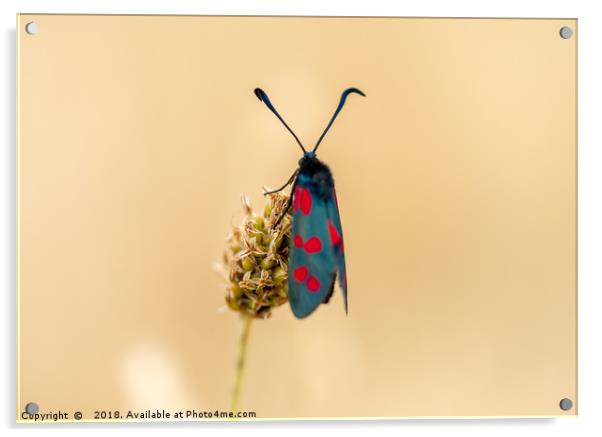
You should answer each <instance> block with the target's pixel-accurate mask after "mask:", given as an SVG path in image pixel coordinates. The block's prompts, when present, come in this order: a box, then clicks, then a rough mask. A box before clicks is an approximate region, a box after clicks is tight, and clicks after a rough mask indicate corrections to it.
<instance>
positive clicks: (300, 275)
mask: <svg viewBox="0 0 602 437" xmlns="http://www.w3.org/2000/svg"><path fill="white" fill-rule="evenodd" d="M293 277H294V278H295V279H296V280H297V281H299V282H303V281H305V278H307V267H305V266H301V267H297V268H296V269H295V271H294V272H293ZM312 277H313V276H312Z"/></svg>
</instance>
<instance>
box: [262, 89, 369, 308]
mask: <svg viewBox="0 0 602 437" xmlns="http://www.w3.org/2000/svg"><path fill="white" fill-rule="evenodd" d="M352 93H355V94H359V95H361V96H365V94H364V93H363V92H362V91H360V90H359V89H357V88H348V89H346V90H345V91H343V94H342V95H341V99H340V101H339V105H338V106H337V108H336V110H335V111H334V114H333V116H332V118H331V119H330V121H329V122H328V124H327V125H326V128H325V129H324V132H322V135H320V138H318V142H317V143H316V145H315V146H314V148H313V149H312V150H311V151H307V150H306V149H305V147H304V146H303V144H302V143H301V141H300V140H299V138H298V137H297V135H295V133H294V132H293V130H292V129H291V128H290V127H289V126H288V125H287V124H286V122H285V121H284V119H283V118H282V117H281V116H280V114H279V113H278V111H276V108H274V105H272V102H271V101H270V99H269V97H268V95H267V94H266V93H265V91H263V90H262V89H261V88H256V89H255V95H256V96H257V98H259V100H261V101H262V102H263V103H265V105H266V106H267V107H268V108H269V109H270V111H272V112H273V113H274V115H275V116H276V117H277V118H278V119H279V120H280V122H282V124H283V125H284V127H285V128H286V129H287V130H288V131H289V132H290V133H291V134H292V136H293V138H294V139H295V141H296V142H297V144H298V145H299V147H301V150H302V151H303V157H302V158H301V159H300V160H299V167H298V168H297V169H296V170H295V171H294V173H293V174H292V175H291V177H290V178H289V180H288V181H287V182H286V183H285V184H284V185H283V186H282V187H280V188H278V189H276V190H273V191H268V192H266V193H265V194H266V195H267V194H271V193H277V192H279V191H282V190H284V189H285V188H286V187H288V186H289V185H291V184H292V187H291V195H290V196H289V199H288V203H287V204H286V205H285V208H284V210H283V212H282V214H281V215H280V217H279V218H278V220H277V221H276V222H275V225H277V224H278V223H279V222H280V220H281V219H282V217H284V215H285V214H286V213H287V211H288V210H289V208H291V206H292V208H293V212H292V224H291V243H290V250H289V260H288V261H289V262H288V266H289V272H288V298H289V302H290V305H291V309H292V311H293V314H294V315H295V317H297V318H299V319H301V318H304V317H307V316H308V315H310V314H311V313H312V312H314V311H315V310H316V308H317V307H318V306H319V305H320V304H322V303H328V301H329V300H330V297H331V296H332V293H333V291H334V284H335V281H336V278H337V276H338V280H339V287H340V288H341V291H342V293H343V301H344V304H345V313H347V310H348V303H347V273H346V270H345V249H344V246H343V229H342V228H341V218H340V215H339V207H338V204H337V196H336V191H335V187H334V179H333V177H332V173H331V171H330V169H329V168H328V166H327V165H326V164H324V163H323V162H322V161H320V160H319V159H318V158H317V156H316V150H318V147H319V146H320V144H321V142H322V140H323V139H324V136H325V135H326V133H327V132H328V130H329V129H330V127H331V126H332V123H334V120H335V119H336V118H337V116H338V115H339V112H340V111H341V109H343V106H344V105H345V101H346V100H347V96H348V95H349V94H352Z"/></svg>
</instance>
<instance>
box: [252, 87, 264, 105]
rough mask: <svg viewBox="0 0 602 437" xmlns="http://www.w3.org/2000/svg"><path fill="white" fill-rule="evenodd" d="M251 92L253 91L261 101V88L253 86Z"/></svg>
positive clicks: (262, 93)
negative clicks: (253, 88)
mask: <svg viewBox="0 0 602 437" xmlns="http://www.w3.org/2000/svg"><path fill="white" fill-rule="evenodd" d="M253 92H254V93H255V95H256V96H257V98H258V99H259V100H261V101H262V102H263V95H264V94H265V93H264V92H263V90H262V89H261V88H255V90H253Z"/></svg>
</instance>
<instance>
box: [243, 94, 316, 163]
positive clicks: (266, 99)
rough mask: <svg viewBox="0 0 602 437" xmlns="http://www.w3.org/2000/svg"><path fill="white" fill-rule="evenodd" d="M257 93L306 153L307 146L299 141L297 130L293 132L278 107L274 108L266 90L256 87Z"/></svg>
mask: <svg viewBox="0 0 602 437" xmlns="http://www.w3.org/2000/svg"><path fill="white" fill-rule="evenodd" d="M255 95H256V96H257V98H258V99H259V100H261V101H262V102H263V103H265V106H267V107H268V108H269V109H270V111H272V112H273V113H274V115H275V116H276V117H278V120H280V121H281V122H282V124H283V125H284V127H285V128H286V129H287V130H288V131H289V132H290V133H291V134H292V135H293V137H295V140H296V141H297V144H299V146H300V147H301V150H303V152H304V153H305V147H303V144H301V141H299V138H297V135H295V132H293V130H292V129H291V128H290V127H288V124H286V122H285V121H284V119H283V118H282V117H281V116H280V114H278V111H276V108H274V105H272V102H270V98H269V97H268V95H267V94H266V93H265V91H264V90H262V89H261V88H255Z"/></svg>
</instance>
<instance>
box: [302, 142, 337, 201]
mask: <svg viewBox="0 0 602 437" xmlns="http://www.w3.org/2000/svg"><path fill="white" fill-rule="evenodd" d="M310 154H311V155H310ZM298 183H299V184H301V185H303V186H307V187H309V189H310V190H311V191H312V192H313V193H314V194H315V195H316V196H318V197H320V198H322V199H324V200H326V199H328V198H329V197H330V196H332V192H333V190H334V179H333V178H332V173H331V172H330V169H329V168H328V166H327V165H326V164H324V163H323V162H322V161H320V160H319V159H318V158H316V155H315V153H313V152H306V153H305V154H304V155H303V158H301V160H300V161H299V181H298Z"/></svg>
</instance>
